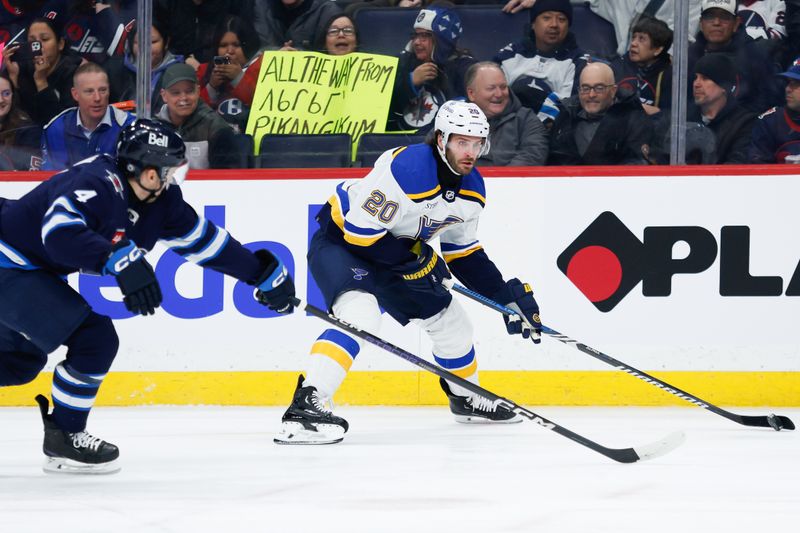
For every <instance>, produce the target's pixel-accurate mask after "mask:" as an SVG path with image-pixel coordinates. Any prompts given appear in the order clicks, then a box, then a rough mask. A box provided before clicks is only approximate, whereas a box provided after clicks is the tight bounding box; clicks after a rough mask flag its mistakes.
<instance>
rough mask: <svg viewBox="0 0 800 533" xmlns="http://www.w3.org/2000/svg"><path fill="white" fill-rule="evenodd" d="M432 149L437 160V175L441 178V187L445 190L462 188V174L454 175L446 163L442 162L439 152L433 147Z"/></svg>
mask: <svg viewBox="0 0 800 533" xmlns="http://www.w3.org/2000/svg"><path fill="white" fill-rule="evenodd" d="M431 149H432V150H433V157H434V158H436V175H437V177H438V178H439V185H441V186H442V188H443V189H458V188H460V187H461V174H454V173H453V171H452V170H450V169H449V168H448V166H447V165H446V164H445V162H444V161H442V157H441V156H440V155H439V151H438V150H437V149H436V148H434V147H431Z"/></svg>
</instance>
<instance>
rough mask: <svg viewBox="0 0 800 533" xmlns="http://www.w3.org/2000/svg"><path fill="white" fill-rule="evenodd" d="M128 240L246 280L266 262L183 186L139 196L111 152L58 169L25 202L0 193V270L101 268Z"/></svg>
mask: <svg viewBox="0 0 800 533" xmlns="http://www.w3.org/2000/svg"><path fill="white" fill-rule="evenodd" d="M123 238H127V239H130V240H132V241H133V242H135V243H136V244H137V245H138V246H139V247H141V248H143V249H145V250H151V249H152V248H153V246H155V244H156V242H158V241H161V242H162V244H164V245H165V246H167V247H168V248H170V249H172V250H173V251H174V252H176V253H178V254H179V255H181V256H183V257H184V258H185V259H187V260H190V261H193V262H195V263H197V264H199V265H202V266H207V267H211V268H213V269H215V270H218V271H220V272H222V273H224V274H229V275H231V276H233V277H235V278H237V279H240V280H243V281H252V280H254V279H256V278H257V277H258V275H259V274H260V273H261V270H262V268H263V267H262V266H261V265H260V263H259V261H258V260H257V259H256V258H255V256H254V255H253V254H252V253H251V252H250V251H248V250H246V249H245V248H244V247H243V246H242V245H241V244H240V243H239V242H238V241H237V240H236V239H234V238H232V237H231V236H230V235H229V234H228V232H227V231H225V230H224V229H223V228H220V227H217V226H216V225H214V223H213V222H211V221H209V220H206V219H204V218H202V217H200V216H198V215H197V213H196V212H195V210H194V209H193V208H192V207H191V206H190V205H189V204H188V203H186V202H185V201H184V199H183V195H182V194H181V190H180V187H178V186H176V185H172V186H170V187H169V188H168V189H166V190H165V191H163V192H162V193H161V195H160V196H159V197H158V199H157V200H156V201H155V202H153V203H150V204H145V203H142V202H139V201H137V200H135V198H134V197H133V192H132V191H131V189H130V186H129V185H128V183H127V181H126V179H125V178H124V177H123V176H122V175H121V174H120V172H119V170H118V168H117V165H116V162H115V160H114V159H113V158H112V157H110V156H107V155H99V156H96V157H92V158H89V159H86V160H84V161H82V162H80V163H78V164H76V165H74V166H73V167H72V168H70V169H68V170H65V171H63V172H60V173H58V174H55V175H54V176H53V177H51V178H50V179H49V180H47V181H44V182H42V183H41V184H39V185H38V186H37V187H36V188H34V189H33V190H32V191H30V192H29V193H27V194H26V195H25V196H23V197H22V198H20V199H18V200H8V199H5V200H3V199H0V268H19V269H26V270H32V269H42V270H48V271H51V272H54V273H56V274H59V275H65V274H69V273H72V272H76V271H79V270H83V271H89V272H101V271H102V268H103V265H104V264H105V262H106V260H107V259H108V256H109V254H110V252H111V247H112V246H113V244H114V243H116V242H118V241H120V240H121V239H123Z"/></svg>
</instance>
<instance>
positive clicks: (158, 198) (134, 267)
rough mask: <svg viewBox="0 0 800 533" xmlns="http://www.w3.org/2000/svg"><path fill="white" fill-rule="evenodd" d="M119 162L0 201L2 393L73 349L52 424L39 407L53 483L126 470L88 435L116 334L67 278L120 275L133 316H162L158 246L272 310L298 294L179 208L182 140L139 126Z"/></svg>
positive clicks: (281, 275)
mask: <svg viewBox="0 0 800 533" xmlns="http://www.w3.org/2000/svg"><path fill="white" fill-rule="evenodd" d="M117 151H118V153H117V157H116V158H114V157H111V156H108V155H100V156H95V157H92V158H90V159H86V160H84V161H82V162H80V163H78V164H76V165H74V166H73V167H71V168H70V169H68V170H65V171H63V172H61V173H59V174H56V175H54V176H53V177H52V178H50V179H49V180H47V181H45V182H43V183H41V184H40V185H38V186H37V187H36V188H34V189H33V190H32V191H30V192H29V193H28V194H26V195H24V196H23V197H22V198H20V199H18V200H11V199H3V198H0V386H12V385H22V384H24V383H28V382H30V381H32V380H33V379H34V378H35V377H36V376H37V375H38V374H39V372H40V371H41V370H42V368H43V367H44V365H45V363H46V362H47V355H48V354H49V353H50V352H52V351H53V350H55V349H56V348H58V347H59V346H61V345H64V346H66V347H67V355H66V359H65V360H64V361H61V362H60V363H58V365H56V367H55V372H54V374H53V387H52V398H53V404H54V408H53V412H52V414H50V413H48V410H49V404H48V400H47V399H46V398H45V397H44V396H41V395H40V396H37V398H36V400H37V402H38V403H39V406H40V408H41V412H42V418H43V421H44V428H45V437H44V453H45V455H46V456H47V461H46V463H45V467H44V468H45V471H48V472H79V473H110V472H115V471H117V470H118V469H119V467H118V465H117V458H118V456H119V450H118V449H117V447H116V446H114V445H113V444H111V443H109V442H106V441H104V440H102V439H100V438H98V437H94V436H92V435H91V434H89V433H87V432H86V431H85V427H86V420H87V418H88V415H89V411H90V410H91V408H92V405H93V404H94V399H95V396H96V395H97V391H98V389H99V388H100V385H101V384H102V382H103V378H104V377H105V375H106V373H107V372H108V370H109V368H110V367H111V363H112V361H113V360H114V357H115V355H116V353H117V347H118V339H117V334H116V332H115V331H114V326H113V324H112V322H111V319H110V318H108V317H106V316H101V315H98V314H97V313H95V312H94V311H92V309H91V308H90V307H89V305H88V304H87V302H86V301H85V300H84V299H83V297H82V296H81V295H80V294H78V293H77V292H76V291H75V290H73V289H72V288H71V287H70V286H69V285H68V284H67V283H66V282H65V277H66V275H67V274H70V273H73V272H77V271H82V272H94V273H101V274H109V275H112V276H114V277H115V278H116V281H117V284H118V285H119V288H120V290H121V292H122V295H123V301H124V303H125V306H126V307H127V309H128V310H129V311H131V312H132V313H134V314H142V315H151V314H154V313H155V310H156V308H157V307H159V305H160V304H161V290H160V288H159V285H158V281H157V279H156V276H155V274H154V272H153V268H152V267H151V266H150V264H149V263H148V262H147V260H146V259H145V252H146V251H148V250H150V249H152V248H153V246H154V245H155V244H156V242H157V241H161V242H162V243H163V244H165V245H166V246H167V247H168V248H170V249H171V250H172V251H174V252H176V253H178V254H179V255H181V256H182V257H184V258H186V259H187V260H191V261H193V262H195V263H197V264H199V265H201V266H203V267H209V268H213V269H214V270H217V271H219V272H222V273H225V274H228V275H231V276H233V277H235V278H237V279H239V280H242V281H245V282H247V283H249V284H251V285H253V286H254V287H255V295H256V299H257V300H258V301H259V302H260V303H262V304H263V305H266V306H268V307H269V308H270V309H272V310H274V311H276V312H278V313H281V314H288V313H291V312H292V311H293V310H294V306H293V305H292V303H291V302H292V299H293V297H294V284H293V281H292V278H291V276H290V275H289V274H288V272H287V270H286V268H285V266H284V265H283V263H282V261H281V260H280V259H278V258H277V257H275V256H274V255H272V254H271V253H270V252H268V251H266V250H258V251H256V252H255V253H253V252H250V251H249V250H247V249H245V248H244V247H243V246H242V245H241V244H240V243H239V242H238V241H236V240H235V239H234V238H232V237H231V236H230V235H229V234H228V232H226V231H225V230H224V229H223V228H220V227H217V226H215V225H214V224H213V223H212V222H211V221H209V220H205V219H203V218H202V217H199V216H198V215H197V213H196V212H195V211H194V209H192V207H191V206H190V205H189V204H187V203H186V202H185V201H184V200H183V197H182V195H181V191H180V188H179V187H178V186H177V184H179V183H180V182H181V181H182V179H183V177H184V176H185V174H186V171H187V169H188V163H187V161H186V155H185V146H184V143H183V140H181V138H180V136H179V135H178V134H177V133H175V132H174V131H173V130H172V129H171V128H170V127H169V126H167V125H164V124H161V123H159V122H155V121H151V120H143V119H141V120H137V121H136V122H134V123H132V124H130V125H129V126H127V127H126V128H125V129H123V131H122V133H121V134H120V139H119V141H118V144H117Z"/></svg>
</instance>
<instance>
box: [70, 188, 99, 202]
mask: <svg viewBox="0 0 800 533" xmlns="http://www.w3.org/2000/svg"><path fill="white" fill-rule="evenodd" d="M95 196H97V193H96V192H95V191H92V190H86V189H78V190H77V191H75V198H76V199H77V200H78V201H79V202H81V203H82V204H85V203H86V202H88V201H89V200H91V199H92V198H94V197H95Z"/></svg>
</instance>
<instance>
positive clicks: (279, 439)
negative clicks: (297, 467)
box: [273, 374, 348, 444]
mask: <svg viewBox="0 0 800 533" xmlns="http://www.w3.org/2000/svg"><path fill="white" fill-rule="evenodd" d="M303 379H304V378H303V375H302V374H301V375H300V377H299V378H298V379H297V389H296V390H295V391H294V398H293V399H292V404H291V405H290V406H289V409H287V410H286V413H284V415H283V419H282V420H283V424H282V427H281V431H280V433H278V435H276V436H275V438H274V439H273V440H274V441H275V443H277V444H334V443H337V442H341V441H342V439H343V438H344V434H345V433H346V432H347V428H348V424H347V420H345V419H344V418H341V417H338V416H336V415H334V414H333V413H332V412H331V411H330V409H328V408H327V407H325V399H324V398H322V397H321V396H320V395H319V393H318V392H317V389H316V387H310V386H309V387H303Z"/></svg>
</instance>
